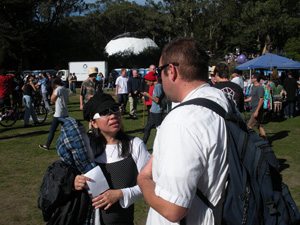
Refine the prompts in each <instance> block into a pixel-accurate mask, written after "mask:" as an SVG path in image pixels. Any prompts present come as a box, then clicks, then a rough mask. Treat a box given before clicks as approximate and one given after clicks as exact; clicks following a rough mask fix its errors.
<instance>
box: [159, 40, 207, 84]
mask: <svg viewBox="0 0 300 225" xmlns="http://www.w3.org/2000/svg"><path fill="white" fill-rule="evenodd" d="M208 60H209V56H208V55H207V54H206V52H205V50H204V49H203V48H202V47H201V46H200V44H199V43H198V42H197V41H195V40H194V39H192V38H179V39H175V40H173V41H171V42H170V43H169V44H167V45H166V46H165V47H164V49H163V51H162V54H161V63H162V64H163V65H165V64H168V63H178V64H179V66H177V68H178V70H179V72H180V74H181V77H182V79H183V80H185V81H194V80H200V81H206V82H207V81H208V76H207V74H208ZM166 71H167V68H166V69H165V73H166Z"/></svg>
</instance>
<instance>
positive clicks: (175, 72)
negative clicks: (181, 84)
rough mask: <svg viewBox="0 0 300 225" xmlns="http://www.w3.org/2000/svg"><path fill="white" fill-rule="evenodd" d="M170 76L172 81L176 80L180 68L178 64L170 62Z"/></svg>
mask: <svg viewBox="0 0 300 225" xmlns="http://www.w3.org/2000/svg"><path fill="white" fill-rule="evenodd" d="M169 68H170V69H169V75H168V76H169V78H170V80H171V81H173V82H175V81H176V79H177V78H178V70H177V69H176V66H174V65H173V64H169Z"/></svg>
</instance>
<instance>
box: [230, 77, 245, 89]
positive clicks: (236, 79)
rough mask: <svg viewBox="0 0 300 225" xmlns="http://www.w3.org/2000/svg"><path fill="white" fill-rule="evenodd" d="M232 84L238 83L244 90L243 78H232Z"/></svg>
mask: <svg viewBox="0 0 300 225" xmlns="http://www.w3.org/2000/svg"><path fill="white" fill-rule="evenodd" d="M231 82H233V83H236V84H237V85H239V86H240V87H241V88H242V89H243V90H244V81H243V79H242V78H241V77H234V78H232V80H231Z"/></svg>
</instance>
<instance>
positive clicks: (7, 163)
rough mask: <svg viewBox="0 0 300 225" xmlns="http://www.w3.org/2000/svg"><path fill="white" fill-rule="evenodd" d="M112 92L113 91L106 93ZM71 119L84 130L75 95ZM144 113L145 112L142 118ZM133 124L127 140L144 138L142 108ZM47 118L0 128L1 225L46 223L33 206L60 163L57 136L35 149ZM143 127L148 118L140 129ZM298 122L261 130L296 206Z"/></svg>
mask: <svg viewBox="0 0 300 225" xmlns="http://www.w3.org/2000/svg"><path fill="white" fill-rule="evenodd" d="M109 93H112V92H109ZM68 109H69V113H70V116H72V117H75V118H76V119H79V120H81V121H82V123H83V124H84V125H85V126H86V127H88V123H87V122H86V121H83V120H82V111H80V109H79V95H78V94H76V95H71V96H70V102H69V104H68ZM145 114H147V113H145ZM138 117H139V118H138V120H130V119H128V115H125V116H124V117H123V124H124V130H125V131H126V132H128V133H129V134H130V135H134V136H138V137H140V138H142V137H143V133H142V131H143V128H144V125H143V106H142V104H139V105H138ZM51 121H52V116H50V118H48V119H47V121H46V123H45V124H43V125H42V126H38V127H30V128H23V122H22V121H17V123H16V124H15V125H14V126H13V127H11V128H4V127H1V126H0V199H1V200H2V201H1V204H0V212H1V217H0V225H9V224H12V225H18V224H20V225H21V224H22V225H24V224H28V225H40V224H45V223H44V221H43V218H42V214H41V211H40V210H39V209H38V207H37V199H38V193H39V188H40V185H41V182H42V179H43V176H44V173H45V171H46V169H47V167H48V166H49V165H50V164H52V162H54V161H55V160H57V159H59V157H58V155H57V153H56V149H55V145H56V143H55V142H56V141H55V140H57V138H58V137H59V135H60V131H59V130H58V131H57V132H56V134H55V138H54V141H53V143H52V144H51V146H50V149H51V150H50V151H44V150H41V149H40V148H39V147H38V145H39V144H45V143H46V141H47V137H48V132H49V129H50V124H51ZM146 122H147V117H146V118H145V120H144V124H146ZM299 124H300V117H296V118H294V119H289V120H285V121H281V122H276V121H271V122H268V123H267V124H265V125H264V127H265V129H266V132H267V135H268V136H269V137H270V138H271V139H272V141H273V149H274V151H275V153H276V155H277V157H278V158H279V159H280V161H281V162H282V163H283V164H285V166H286V169H285V170H284V171H283V178H284V182H285V183H287V184H288V186H289V188H290V191H291V192H292V195H293V197H294V199H295V201H296V203H297V205H298V207H299V206H300V180H299V178H298V177H297V176H298V174H299V172H300V168H299V167H300V165H299V162H300V160H299V158H300V149H299V147H298V141H299V140H300V132H299V131H300V128H299ZM155 133H156V132H155V129H153V130H152V132H151V136H150V138H149V141H148V143H147V148H148V149H149V150H152V145H153V140H154V137H155ZM148 208H149V207H148V206H147V204H146V203H145V201H144V200H140V201H138V202H137V203H136V204H135V224H139V225H141V224H145V220H146V217H147V212H148Z"/></svg>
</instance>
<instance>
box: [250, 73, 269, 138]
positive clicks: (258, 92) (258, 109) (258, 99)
mask: <svg viewBox="0 0 300 225" xmlns="http://www.w3.org/2000/svg"><path fill="white" fill-rule="evenodd" d="M251 82H252V84H253V87H252V90H251V95H250V97H249V98H247V99H245V102H251V107H252V109H251V117H250V120H249V123H248V127H249V128H251V129H252V128H253V127H257V128H258V130H259V135H260V136H261V137H262V138H263V139H264V140H267V137H266V131H265V129H264V128H263V127H262V126H261V123H262V121H263V117H264V108H263V104H264V88H263V86H261V85H260V84H259V82H260V74H259V73H254V74H252V75H251Z"/></svg>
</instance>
